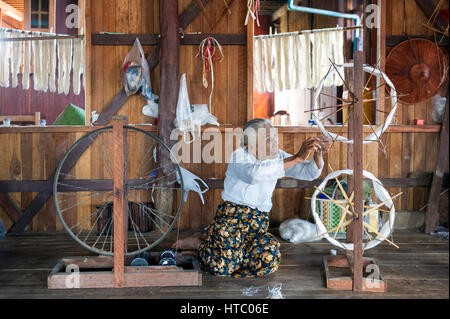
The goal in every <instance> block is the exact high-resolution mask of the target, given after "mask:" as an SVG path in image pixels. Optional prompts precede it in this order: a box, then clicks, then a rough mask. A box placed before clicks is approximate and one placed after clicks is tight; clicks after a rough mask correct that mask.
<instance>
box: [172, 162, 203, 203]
mask: <svg viewBox="0 0 450 319" xmlns="http://www.w3.org/2000/svg"><path fill="white" fill-rule="evenodd" d="M180 170H181V176H182V177H183V189H184V191H185V193H184V198H183V199H184V202H186V201H187V196H188V193H189V191H194V192H196V193H198V196H199V197H200V199H201V201H202V204H205V201H204V199H203V195H202V194H204V193H206V192H207V191H208V190H209V187H208V185H206V183H205V182H204V181H203V180H202V179H201V178H200V177H198V176H196V175H194V174H192V173H191V172H189V171H188V170H187V169H184V168H183V167H180ZM176 177H177V181H178V183H179V182H180V177H179V175H178V172H176ZM197 180H198V181H199V182H200V183H202V184H203V186H204V187H205V189H204V190H202V188H201V187H200V185H199V183H197V182H196V181H197Z"/></svg>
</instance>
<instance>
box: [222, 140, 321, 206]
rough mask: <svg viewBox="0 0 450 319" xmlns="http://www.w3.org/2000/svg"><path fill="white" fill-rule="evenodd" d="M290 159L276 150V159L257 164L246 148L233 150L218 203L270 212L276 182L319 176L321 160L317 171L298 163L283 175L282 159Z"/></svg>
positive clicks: (311, 164) (309, 163) (312, 163)
mask: <svg viewBox="0 0 450 319" xmlns="http://www.w3.org/2000/svg"><path fill="white" fill-rule="evenodd" d="M291 156H292V155H291V154H289V153H286V152H285V151H282V150H279V151H278V157H277V158H275V159H268V160H264V161H259V160H257V159H256V158H255V156H254V155H253V154H252V153H251V152H249V151H248V150H247V149H246V148H240V149H237V150H236V151H234V152H233V153H232V155H231V160H230V164H228V169H227V172H226V177H225V182H224V190H223V192H222V199H223V200H224V201H230V202H233V203H236V204H240V205H246V206H250V207H252V208H256V209H258V210H260V211H263V212H269V211H270V210H271V209H272V194H273V191H274V190H275V187H276V184H277V181H278V179H279V178H282V177H292V178H295V179H300V180H307V181H312V180H315V179H317V178H318V177H319V176H320V175H321V174H322V169H323V166H324V163H323V159H322V158H320V162H321V164H320V169H319V168H318V167H317V165H316V162H315V161H314V160H312V161H305V162H302V163H299V164H297V165H295V166H293V167H291V168H289V169H287V170H286V171H285V170H284V159H285V158H287V157H291Z"/></svg>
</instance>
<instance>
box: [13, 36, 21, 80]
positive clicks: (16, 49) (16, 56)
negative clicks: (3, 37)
mask: <svg viewBox="0 0 450 319" xmlns="http://www.w3.org/2000/svg"><path fill="white" fill-rule="evenodd" d="M11 33H12V35H11V36H12V37H13V38H21V37H22V35H23V34H22V32H19V31H15V30H14V31H12V32H11ZM21 59H22V42H21V41H14V42H12V56H11V82H12V83H11V86H12V87H13V88H16V87H17V86H18V85H19V80H18V77H17V75H18V74H19V72H20V63H21Z"/></svg>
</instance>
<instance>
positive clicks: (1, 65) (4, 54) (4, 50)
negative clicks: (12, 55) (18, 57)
mask: <svg viewBox="0 0 450 319" xmlns="http://www.w3.org/2000/svg"><path fill="white" fill-rule="evenodd" d="M0 38H9V33H8V32H7V31H6V30H3V29H1V30H0ZM10 44H11V42H7V41H0V87H5V88H7V87H9V52H10Z"/></svg>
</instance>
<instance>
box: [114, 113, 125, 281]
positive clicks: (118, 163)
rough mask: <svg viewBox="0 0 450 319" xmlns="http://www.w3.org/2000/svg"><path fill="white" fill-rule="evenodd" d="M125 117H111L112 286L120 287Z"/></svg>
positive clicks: (122, 267) (123, 245)
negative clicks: (112, 159)
mask: <svg viewBox="0 0 450 319" xmlns="http://www.w3.org/2000/svg"><path fill="white" fill-rule="evenodd" d="M124 124H125V118H123V117H121V118H119V117H117V118H114V119H113V137H114V138H113V139H114V146H113V148H114V163H113V165H114V166H113V167H114V217H113V220H114V287H115V288H121V287H122V286H123V284H124V269H125V247H126V240H125V238H126V237H127V233H126V232H125V224H126V221H127V220H128V214H126V213H125V205H126V203H125V196H124V175H125V171H124V163H125V159H124V134H123V127H124Z"/></svg>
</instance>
